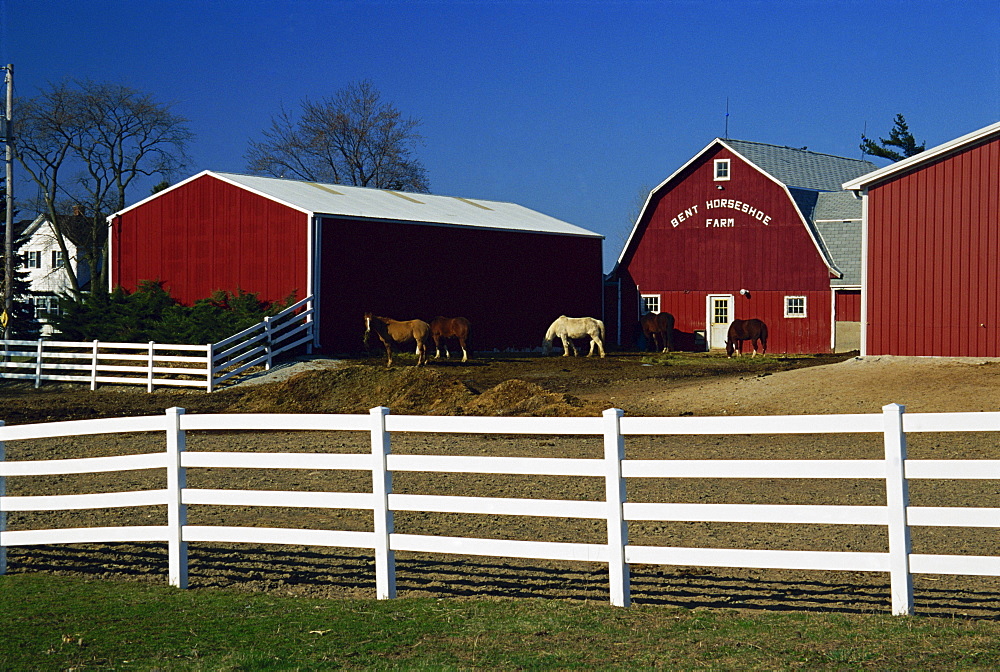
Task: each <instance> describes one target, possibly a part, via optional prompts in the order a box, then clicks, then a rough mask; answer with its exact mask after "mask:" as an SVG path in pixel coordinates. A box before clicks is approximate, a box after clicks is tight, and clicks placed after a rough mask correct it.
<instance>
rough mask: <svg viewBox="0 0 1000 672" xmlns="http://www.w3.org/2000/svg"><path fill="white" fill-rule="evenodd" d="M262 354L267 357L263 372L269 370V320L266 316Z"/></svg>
mask: <svg viewBox="0 0 1000 672" xmlns="http://www.w3.org/2000/svg"><path fill="white" fill-rule="evenodd" d="M264 353H265V355H266V356H267V364H265V365H264V370H265V371H270V370H271V318H270V316H268V315H265V316H264Z"/></svg>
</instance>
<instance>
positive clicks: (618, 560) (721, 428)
mask: <svg viewBox="0 0 1000 672" xmlns="http://www.w3.org/2000/svg"><path fill="white" fill-rule="evenodd" d="M287 429H295V430H307V431H308V430H316V431H329V430H344V431H357V432H365V433H367V434H369V435H370V438H371V446H372V450H371V453H363V454H295V453H235V452H202V451H197V452H185V450H184V448H185V437H186V432H188V431H194V430H199V431H200V430H213V431H226V430H242V431H246V430H256V431H268V430H287ZM997 430H1000V413H945V414H905V413H904V408H903V407H902V406H899V405H896V404H890V405H888V406H885V407H884V408H883V412H882V414H869V415H832V416H772V417H766V418H763V417H727V418H626V417H623V412H622V411H620V410H618V409H609V410H608V411H605V412H604V414H603V417H600V418H490V417H439V416H435V417H429V416H393V415H390V414H389V410H388V409H386V408H373V409H372V410H371V411H370V413H369V414H368V415H264V414H246V415H234V414H219V415H207V414H206V415H201V414H199V415H192V416H187V415H185V414H184V410H183V409H178V408H172V409H168V410H167V412H166V414H165V415H163V416H150V417H142V418H121V419H101V420H78V421H70V422H57V423H45V424H35V425H18V426H12V427H5V426H3V425H2V423H0V573H2V572H5V571H6V549H7V547H12V546H23V545H34V544H70V543H103V542H108V543H110V542H125V541H129V542H147V541H159V542H164V541H165V542H167V545H168V565H169V567H168V581H169V582H170V584H172V585H175V586H180V587H186V586H187V581H188V575H187V544H188V543H189V542H226V543H248V544H296V545H315V546H332V547H346V548H361V549H371V550H372V551H374V554H375V566H376V594H377V597H378V598H380V599H387V598H392V597H394V596H395V594H396V587H395V581H396V579H395V553H396V552H397V551H413V552H421V553H456V554H468V555H486V556H497V557H518V558H535V559H549V560H575V561H596V562H602V563H606V564H607V565H608V580H609V588H610V597H611V602H612V604H614V605H618V606H628V605H629V604H630V601H631V597H630V581H629V566H630V565H633V564H660V565H684V566H713V567H742V568H771V569H795V570H837V571H865V572H886V573H888V574H889V575H890V585H891V610H892V613H894V614H910V613H912V612H913V585H912V576H913V574H921V573H934V574H964V575H980V576H1000V557H993V556H958V555H928V554H913V553H912V552H911V547H910V527H911V526H913V525H926V526H951V527H1000V509H998V508H964V507H962V506H961V505H960V503H959V504H958V505H956V506H953V507H952V506H949V507H914V506H910V504H909V495H908V482H909V480H910V479H923V478H930V479H1000V460H908V459H907V457H906V435H907V433H908V432H940V431H997ZM848 431H849V432H852V433H869V434H882V436H883V441H884V446H885V451H884V453H885V454H884V459H881V460H627V459H625V457H624V456H625V450H624V448H625V441H626V438H627V437H629V436H636V435H648V434H657V435H681V434H712V435H718V434H726V433H739V434H782V433H802V434H816V433H823V432H848ZM112 432H122V433H124V432H163V433H164V435H165V438H166V450H165V451H164V452H162V453H156V454H148V455H147V454H143V455H123V456H117V457H96V458H82V459H67V460H48V461H15V462H10V461H4V460H3V451H4V442H10V441H19V440H24V439H39V438H49V437H65V436H77V435H81V436H82V435H95V434H108V433H112ZM399 432H435V433H469V432H474V433H479V434H532V435H539V436H546V435H557V434H558V435H581V436H583V435H592V436H602V437H603V445H604V457H603V458H588V459H580V458H541V457H539V458H510V457H490V456H442V455H395V454H393V453H392V452H391V435H392V434H393V433H399ZM154 468H160V469H163V468H165V469H166V472H167V476H166V483H165V487H164V488H163V489H155V490H148V491H139V492H119V493H110V494H74V495H48V496H6V495H5V492H6V490H5V488H6V478H11V477H18V476H32V475H61V474H77V473H94V472H106V471H124V470H134V469H154ZM189 468H209V469H211V468H246V469H312V470H340V469H348V470H362V471H370V472H371V474H372V483H373V487H372V490H371V492H367V493H365V492H362V493H341V492H297V491H270V490H268V491H259V490H235V489H234V490H218V489H198V488H188V487H187V486H186V475H185V474H186V470H187V469H189ZM406 471H421V472H448V473H476V474H532V475H553V476H586V477H593V478H600V479H603V480H604V483H605V498H604V500H603V501H577V500H549V499H525V498H506V497H466V496H450V495H449V496H445V495H423V494H395V493H393V490H392V479H393V474H394V473H395V472H406ZM640 478H706V479H708V478H711V479H719V478H742V479H747V478H768V479H781V478H816V479H831V478H833V479H874V480H879V481H883V482H884V483H885V487H886V505H885V506H836V505H781V504H753V505H747V504H740V505H730V504H677V503H669V502H662V503H640V502H630V501H628V497H627V495H626V481H627V479H640ZM150 505H159V506H166V507H167V525H165V526H135V527H102V528H80V529H57V530H7V529H6V512H7V511H46V510H64V509H86V508H104V507H129V506H150ZM192 505H194V506H215V505H230V506H281V507H316V508H343V509H360V510H365V511H371V512H372V516H373V520H374V525H373V531H371V532H354V531H343V530H300V529H285V528H258V527H231V526H227V527H220V526H198V525H188V524H187V507H188V506H192ZM396 511H421V512H444V513H467V514H468V513H471V514H487V515H503V516H553V517H561V518H588V519H596V520H604V521H606V525H607V541H606V543H601V544H594V543H574V542H551V541H508V540H500V539H477V538H465V537H462V538H458V537H445V536H428V535H415V534H400V533H396V532H395V531H394V526H393V514H394V512H396ZM630 521H706V522H734V523H783V524H810V525H812V524H828V525H873V526H882V527H884V528H886V529H887V530H888V538H889V550H888V552H886V553H878V552H854V551H793V550H747V549H733V548H681V547H658V546H641V545H634V544H630V543H629V540H628V524H629V522H630Z"/></svg>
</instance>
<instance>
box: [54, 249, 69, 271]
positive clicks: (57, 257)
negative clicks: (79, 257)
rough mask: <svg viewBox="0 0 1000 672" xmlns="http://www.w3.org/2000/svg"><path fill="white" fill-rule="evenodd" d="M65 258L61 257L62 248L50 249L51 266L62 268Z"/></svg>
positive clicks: (64, 264)
mask: <svg viewBox="0 0 1000 672" xmlns="http://www.w3.org/2000/svg"><path fill="white" fill-rule="evenodd" d="M65 266H66V260H65V259H64V258H63V253H62V250H52V268H64V267H65Z"/></svg>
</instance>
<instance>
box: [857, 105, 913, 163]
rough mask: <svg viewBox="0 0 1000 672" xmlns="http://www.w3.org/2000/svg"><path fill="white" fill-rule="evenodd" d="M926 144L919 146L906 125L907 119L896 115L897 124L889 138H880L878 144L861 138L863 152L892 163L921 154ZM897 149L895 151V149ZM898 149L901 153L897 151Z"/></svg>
mask: <svg viewBox="0 0 1000 672" xmlns="http://www.w3.org/2000/svg"><path fill="white" fill-rule="evenodd" d="M925 144H926V143H921V144H919V145H918V144H917V141H916V140H915V139H914V137H913V134H912V133H910V128H909V127H908V126H907V125H906V119H905V118H903V115H902V114H897V115H896V121H895V124H894V125H893V127H892V130H891V131H889V137H888V138H879V139H878V142H875V141H874V140H872V139H870V138H867V137H865V136H864V135H862V136H861V151H862V152H864V153H865V154H868V155H870V156H879V157H882V158H883V159H889V160H890V161H902V160H903V159H906V158H909V157H911V156H914V155H915V154H919V153H920V152H922V151H924V149H926V147H925ZM894 147H895V148H896V149H893V148H894ZM897 149H898V150H899V151H897Z"/></svg>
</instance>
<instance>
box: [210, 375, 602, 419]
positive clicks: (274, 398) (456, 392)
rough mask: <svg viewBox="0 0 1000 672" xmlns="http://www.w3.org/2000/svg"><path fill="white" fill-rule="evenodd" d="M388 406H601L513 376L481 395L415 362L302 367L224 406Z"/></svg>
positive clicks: (569, 410) (573, 410)
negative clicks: (386, 365)
mask: <svg viewBox="0 0 1000 672" xmlns="http://www.w3.org/2000/svg"><path fill="white" fill-rule="evenodd" d="M375 406H388V407H389V408H391V409H392V411H393V412H394V413H397V414H414V415H499V416H557V417H565V416H580V415H594V414H600V411H601V410H602V409H600V408H598V407H597V406H595V405H593V404H589V403H585V402H583V401H581V400H580V399H577V398H576V397H573V396H572V395H569V394H560V393H554V392H548V391H547V390H545V389H544V388H542V387H541V386H539V385H537V384H535V383H529V382H526V381H523V380H518V379H513V380H507V381H504V382H502V383H500V384H498V385H496V386H494V387H492V388H489V389H487V390H485V391H483V392H482V393H480V392H479V391H478V390H476V389H475V388H473V387H472V386H471V385H470V384H469V383H468V382H467V381H463V380H461V379H459V378H457V377H455V376H451V375H447V374H442V373H439V372H438V371H435V370H434V369H430V368H423V367H421V368H418V367H414V366H409V367H397V368H393V369H384V368H376V367H371V366H346V367H342V368H338V369H325V370H315V371H304V372H302V373H299V374H296V375H294V376H292V377H290V378H288V379H287V380H285V381H282V382H280V383H273V384H270V385H261V386H260V387H258V388H255V389H253V390H251V391H249V392H248V393H246V394H245V395H243V397H242V398H241V399H240V400H239V401H238V402H236V403H234V404H233V405H232V407H230V408H229V409H228V411H229V412H239V413H367V412H368V409H370V408H372V407H375Z"/></svg>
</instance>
